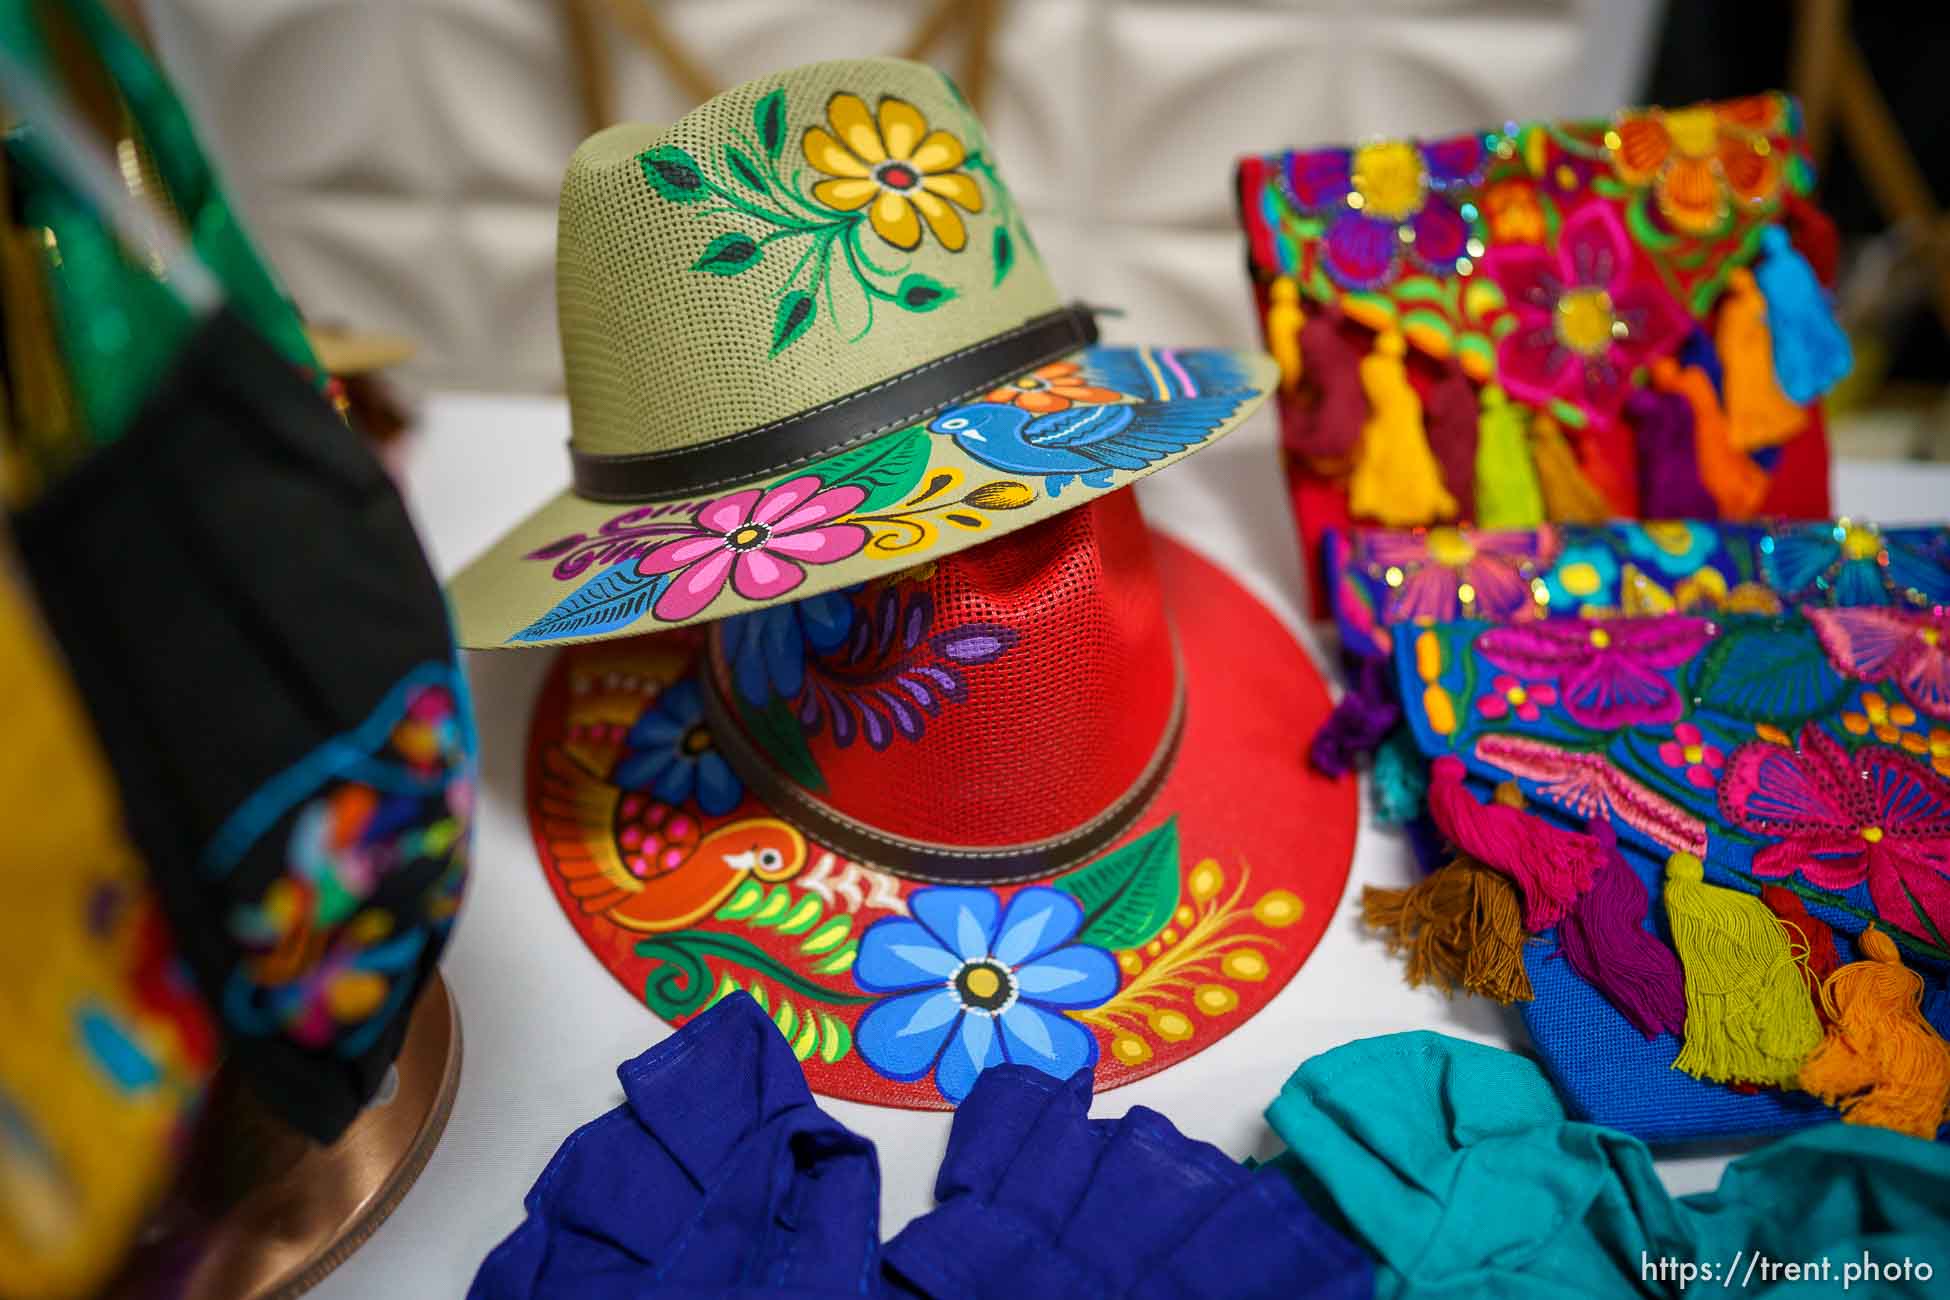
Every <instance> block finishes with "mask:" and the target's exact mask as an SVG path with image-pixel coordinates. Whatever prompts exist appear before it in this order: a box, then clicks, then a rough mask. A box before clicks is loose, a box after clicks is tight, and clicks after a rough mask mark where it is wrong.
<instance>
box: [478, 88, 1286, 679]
mask: <svg viewBox="0 0 1950 1300" xmlns="http://www.w3.org/2000/svg"><path fill="white" fill-rule="evenodd" d="M556 292H557V305H558V311H559V316H560V328H561V337H562V356H563V363H564V368H565V374H566V380H567V386H568V396H569V411H570V437H569V455H570V459H571V462H572V466H573V485H572V486H571V487H570V488H569V489H568V490H567V491H565V492H563V493H561V494H560V495H558V496H557V497H555V499H554V500H552V501H550V502H548V503H547V504H546V505H544V506H543V507H542V508H541V509H539V510H538V511H536V512H535V513H534V514H533V515H532V516H530V517H529V518H528V519H527V520H525V521H524V522H522V523H521V524H519V525H517V526H516V527H515V528H514V529H513V530H512V531H511V532H509V533H508V534H507V535H506V536H505V537H503V538H502V539H501V540H500V541H499V542H497V543H495V545H493V546H492V547H491V548H489V550H488V551H487V552H486V553H485V554H484V555H482V556H481V557H479V558H478V559H477V560H476V561H475V562H474V563H473V564H471V565H469V566H468V567H467V568H466V569H465V570H464V571H463V572H462V573H461V574H460V575H459V576H458V577H457V578H455V579H454V581H453V583H452V586H451V594H452V597H453V600H454V605H455V609H456V614H457V618H458V623H459V629H460V640H461V643H462V644H463V645H466V646H469V647H473V648H487V647H496V646H519V645H538V644H565V643H570V642H577V641H592V640H600V639H605V638H609V637H615V636H621V635H626V634H633V633H641V632H650V631H657V630H662V629H667V628H673V627H678V626H682V625H684V624H688V623H694V622H700V621H704V620H708V619H717V618H721V617H723V616H725V615H728V614H735V613H739V612H743V611H747V610H751V609H755V608H760V607H763V606H766V605H769V604H773V603H776V602H779V601H784V600H798V599H802V598H805V597H808V596H813V595H817V594H820V593H822V592H826V591H832V590H835V589H838V588H842V587H846V586H850V585H852V584H854V583H857V582H860V581H862V580H866V579H870V578H874V577H882V576H886V575H889V574H891V573H894V572H897V571H899V570H901V569H903V568H906V567H909V566H912V565H914V564H916V563H918V562H920V561H923V560H927V559H930V558H934V557H938V556H942V555H946V554H949V553H952V552H954V551H958V550H961V549H964V548H966V547H969V546H973V545H976V544H978V543H980V542H982V541H984V540H986V539H989V538H992V537H995V536H998V535H1000V534H1003V533H1007V532H1011V531H1014V530H1016V529H1019V528H1021V527H1023V526H1025V525H1028V524H1031V523H1034V522H1036V521H1037V520H1039V519H1044V518H1047V517H1049V516H1051V515H1054V514H1057V513H1059V512H1061V511H1064V510H1068V509H1071V508H1073V507H1075V506H1078V505H1081V504H1083V503H1085V502H1088V501H1091V500H1093V499H1095V498H1097V497H1100V496H1102V495H1104V494H1105V493H1109V492H1114V491H1116V490H1118V489H1119V488H1123V487H1125V486H1128V485H1129V484H1130V483H1132V482H1134V481H1135V480H1137V479H1139V478H1142V477H1144V476H1145V475H1146V474H1149V473H1151V472H1152V471H1154V470H1157V469H1160V468H1162V467H1164V466H1166V465H1169V464H1171V463H1172V462H1173V461H1176V460H1178V459H1180V458H1181V457H1184V456H1186V455H1189V454H1190V453H1192V452H1194V451H1196V450H1198V449H1199V448H1200V447H1202V446H1205V445H1207V444H1208V443H1210V442H1212V441H1213V440H1215V439H1217V438H1219V437H1221V436H1223V435H1224V434H1225V433H1227V432H1229V431H1230V430H1231V429H1232V428H1234V427H1235V426H1237V425H1238V424H1239V423H1240V422H1241V421H1242V420H1244V419H1245V417H1246V416H1247V415H1248V414H1249V413H1250V412H1251V411H1252V410H1253V409H1254V408H1255V407H1256V406H1257V405H1258V404H1259V402H1260V400H1261V398H1262V397H1263V395H1264V394H1265V392H1266V391H1267V390H1268V389H1269V387H1270V385H1271V381H1272V373H1273V369H1272V363H1271V362H1270V360H1268V359H1267V358H1265V357H1263V356H1261V355H1259V354H1256V353H1241V352H1227V351H1220V350H1209V349H1174V348H1150V347H1106V346H1099V345H1097V331H1096V325H1095V320H1094V317H1093V315H1092V313H1091V312H1090V310H1089V309H1087V308H1082V307H1077V306H1073V305H1066V304H1065V303H1064V302H1063V301H1062V300H1061V299H1060V298H1059V297H1058V294H1057V291H1056V287H1055V285H1054V284H1053V283H1052V282H1051V279H1050V275H1049V272H1048V270H1047V269H1046V268H1045V267H1044V265H1043V262H1042V259H1041V258H1040V256H1039V255H1038V253H1037V251H1036V247H1035V244H1034V242H1033V241H1032V240H1031V238H1030V235H1029V231H1028V228H1027V227H1026V225H1025V224H1024V220H1023V216H1022V213H1021V211H1020V209H1018V207H1017V206H1016V203H1015V201H1014V200H1013V199H1012V198H1011V196H1010V194H1009V191H1008V189H1007V187H1006V186H1005V185H1004V184H1003V182H1002V179H1001V176H1000V174H999V172H998V170H997V167H996V163H995V159H994V156H993V154H992V153H991V151H990V149H989V145H988V141H987V139H986V137H985V136H984V134H983V132H982V127H981V124H980V122H978V121H977V120H976V118H975V115H974V113H973V112H972V110H971V109H970V108H969V106H968V104H967V103H966V102H965V101H964V100H963V99H962V98H961V96H960V95H959V93H958V92H957V91H956V90H955V88H954V86H953V84H952V83H951V82H950V81H949V80H948V79H947V78H946V77H944V76H943V75H942V74H940V73H939V72H937V71H935V70H934V69H932V68H929V67H926V66H924V65H921V64H918V63H909V62H904V61H900V60H893V59H873V60H853V61H845V62H833V63H819V64H813V65H811V66H808V67H803V68H799V69H797V70H794V71H792V72H787V73H784V74H781V75H778V76H772V77H764V78H760V79H759V80H756V81H752V82H749V83H747V84H745V85H743V86H740V87H737V88H736V89H733V90H729V91H726V92H725V93H724V94H722V95H719V96H717V97H716V98H715V99H712V100H710V101H709V102H707V103H705V104H704V105H702V106H701V107H699V108H697V109H696V110H694V111H693V112H691V113H689V114H687V115H685V116H684V117H683V118H682V119H680V120H679V121H678V122H677V123H676V124H675V125H673V126H670V127H667V128H665V127H656V126H648V125H641V124H631V125H623V126H616V127H611V128H610V129H608V130H605V131H602V132H600V133H598V134H597V135H595V136H592V137H591V138H590V139H589V140H587V141H585V142H584V143H583V145H582V147H581V148H579V149H578V150H577V151H576V153H575V156H574V157H573V158H572V159H571V160H570V163H569V168H568V173H567V175H566V177H565V178H564V180H563V184H562V200H561V226H560V238H559V246H558V251H557V276H556Z"/></svg>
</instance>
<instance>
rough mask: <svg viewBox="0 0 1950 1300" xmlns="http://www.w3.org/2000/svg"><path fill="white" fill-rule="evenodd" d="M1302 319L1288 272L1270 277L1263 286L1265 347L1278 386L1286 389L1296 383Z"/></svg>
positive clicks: (1297, 290)
mask: <svg viewBox="0 0 1950 1300" xmlns="http://www.w3.org/2000/svg"><path fill="white" fill-rule="evenodd" d="M1306 323H1307V316H1306V313H1305V312H1303V311H1301V310H1300V286H1299V285H1297V284H1295V283H1294V282H1293V277H1292V276H1290V275H1282V276H1279V277H1277V278H1276V279H1274V281H1273V283H1272V285H1271V287H1269V288H1268V290H1267V303H1266V348H1267V350H1268V351H1269V352H1271V353H1272V354H1273V360H1274V361H1276V362H1278V363H1279V367H1280V387H1281V388H1283V389H1285V390H1286V391H1287V392H1289V393H1290V392H1292V391H1293V390H1294V389H1296V388H1298V387H1299V386H1300V375H1301V373H1302V360H1301V356H1300V327H1301V326H1302V325H1305V324H1306Z"/></svg>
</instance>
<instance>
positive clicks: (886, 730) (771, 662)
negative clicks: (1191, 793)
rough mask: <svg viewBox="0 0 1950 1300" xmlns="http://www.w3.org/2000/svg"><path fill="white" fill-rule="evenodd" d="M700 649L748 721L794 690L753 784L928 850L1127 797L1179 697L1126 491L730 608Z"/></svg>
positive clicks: (1041, 831) (1026, 830)
mask: <svg viewBox="0 0 1950 1300" xmlns="http://www.w3.org/2000/svg"><path fill="white" fill-rule="evenodd" d="M712 647H713V650H712V671H713V673H714V674H715V675H716V677H717V680H718V682H719V689H720V690H722V691H723V692H724V693H725V694H726V695H728V696H732V697H733V698H735V700H736V706H737V710H738V713H739V716H740V717H742V718H744V719H746V720H747V722H749V720H750V718H751V717H752V712H753V710H754V709H755V708H756V707H758V706H759V704H760V702H761V701H769V700H770V699H771V698H772V697H774V696H776V695H778V694H779V693H780V692H781V691H782V690H783V691H785V692H787V693H789V694H790V696H791V699H792V701H793V703H792V706H791V708H790V710H789V716H790V718H791V722H790V726H791V730H792V733H793V734H792V735H790V736H788V737H787V738H786V741H785V744H784V745H783V746H781V745H779V744H778V743H777V740H776V732H771V733H769V734H770V735H771V736H772V737H773V739H771V740H759V742H758V749H759V750H760V752H761V753H762V754H763V755H764V757H765V759H766V761H767V764H768V766H769V767H770V769H771V770H770V772H768V773H765V774H761V775H760V776H759V778H758V782H757V783H758V784H761V785H763V784H765V783H768V782H769V783H772V784H775V785H776V784H777V783H779V782H781V781H783V782H788V783H790V784H792V785H794V786H796V787H798V789H799V790H800V792H802V793H808V794H811V795H813V797H815V798H816V799H817V800H818V801H819V802H820V803H822V804H824V805H825V806H826V807H827V808H830V809H832V810H833V811H835V812H837V813H839V814H840V815H841V816H843V817H845V818H848V819H850V820H852V821H854V822H856V823H859V824H860V825H862V826H865V827H867V828H870V829H871V830H872V831H873V832H877V833H880V834H884V835H888V836H895V837H899V838H901V839H903V840H908V841H919V842H922V843H926V844H931V845H944V846H961V847H974V848H990V847H994V846H1005V845H1022V844H1028V843H1033V842H1036V841H1043V840H1050V839H1055V838H1058V837H1062V836H1065V835H1067V834H1070V833H1072V832H1075V831H1076V830H1077V829H1078V828H1079V827H1083V826H1085V825H1087V824H1089V823H1091V822H1092V820H1093V819H1097V818H1100V817H1102V816H1104V815H1105V814H1106V813H1107V812H1109V811H1111V810H1113V809H1114V808H1116V807H1117V806H1118V805H1119V803H1120V800H1125V799H1127V798H1128V797H1129V796H1131V795H1132V794H1133V792H1135V791H1139V790H1140V788H1141V787H1142V785H1143V783H1144V781H1145V780H1146V773H1147V768H1148V767H1150V766H1151V765H1152V764H1153V763H1154V761H1155V760H1156V759H1157V757H1158V756H1159V755H1160V754H1161V753H1162V752H1165V749H1166V745H1167V737H1168V736H1169V735H1171V734H1172V727H1173V722H1174V718H1175V715H1176V711H1177V707H1178V704H1179V680H1178V666H1177V662H1176V657H1175V653H1174V650H1173V644H1172V633H1171V626H1170V620H1169V618H1168V616H1167V611H1166V607H1165V601H1164V592H1163V587H1162V585H1161V583H1160V580H1159V574H1158V569H1157V566H1156V562H1155V560H1154V557H1153V555H1152V550H1151V539H1150V535H1149V533H1148V532H1147V531H1146V529H1145V524H1144V518H1143V516H1142V515H1141V514H1140V513H1139V510H1138V506H1137V499H1136V496H1135V495H1134V494H1133V493H1130V492H1116V493H1112V494H1111V495H1109V496H1106V497H1102V498H1099V499H1098V500H1096V501H1093V502H1091V503H1090V504H1089V505H1086V506H1083V507H1080V508H1078V509H1076V510H1073V511H1070V512H1068V513H1065V514H1062V515H1058V516H1056V517H1055V518H1052V519H1048V520H1045V521H1043V522H1042V523H1039V524H1034V525H1031V526H1030V527H1028V528H1025V529H1023V530H1021V531H1020V532H1017V533H1013V534H1010V535H1009V536H1006V537H1002V538H998V539H996V540H994V541H991V542H989V543H987V544H985V545H983V546H980V547H976V548H974V549H972V550H968V551H964V552H961V553H960V554H957V555H954V556H951V557H949V558H947V559H944V560H940V561H936V562H934V563H932V564H929V565H924V566H923V567H922V568H921V569H919V570H913V571H910V573H909V574H908V575H903V576H902V577H899V578H895V579H892V580H887V581H882V582H875V583H870V584H866V585H864V586H861V587H858V588H855V589H853V590H852V591H849V592H835V593H832V594H830V595H828V596H824V597H818V598H815V599H814V600H811V601H803V602H800V603H799V604H798V605H795V606H784V607H780V608H778V609H774V610H765V611H760V612H758V613H756V614H749V615H740V616H738V617H735V618H733V619H731V620H729V621H728V622H726V623H725V624H722V625H720V627H719V628H718V629H717V634H716V635H714V637H713V638H712ZM781 703H783V701H781ZM746 729H747V732H748V734H753V735H754V736H755V737H756V734H757V733H760V732H763V731H765V729H764V728H756V727H750V726H747V728H746ZM782 748H783V749H790V750H793V751H795V753H794V755H793V756H790V757H788V756H784V755H782V754H781V753H780V752H779V751H780V750H781V749H782ZM746 775H747V776H748V777H749V776H750V775H751V774H749V773H747V774H746ZM815 781H816V782H817V784H816V785H815V784H813V783H814V782H815ZM1131 811H1133V812H1135V811H1136V808H1135V807H1132V809H1131ZM876 860H878V859H876ZM896 869H898V868H896Z"/></svg>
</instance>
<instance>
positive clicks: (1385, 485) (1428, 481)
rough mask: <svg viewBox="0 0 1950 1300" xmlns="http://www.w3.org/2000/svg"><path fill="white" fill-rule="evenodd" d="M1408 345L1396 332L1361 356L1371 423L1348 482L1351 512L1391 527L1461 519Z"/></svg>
mask: <svg viewBox="0 0 1950 1300" xmlns="http://www.w3.org/2000/svg"><path fill="white" fill-rule="evenodd" d="M1407 350H1408V347H1407V344H1406V342H1404V340H1403V339H1402V336H1401V335H1400V334H1398V333H1396V332H1395V331H1394V330H1387V331H1384V332H1383V333H1382V334H1381V335H1380V336H1379V337H1377V338H1376V339H1375V343H1374V350H1373V351H1372V352H1370V353H1369V354H1368V355H1367V356H1365V357H1363V358H1361V388H1362V391H1364V392H1365V393H1366V394H1367V395H1368V412H1369V414H1368V422H1367V423H1366V424H1364V425H1362V426H1361V451H1360V459H1359V460H1358V461H1357V462H1356V464H1355V466H1354V474H1353V476H1352V477H1351V478H1350V479H1349V480H1348V485H1347V497H1348V510H1349V512H1350V513H1351V514H1352V515H1353V516H1354V517H1355V518H1356V519H1374V520H1379V521H1380V522H1381V523H1384V524H1387V525H1389V526H1390V527H1394V528H1401V527H1408V526H1412V525H1415V524H1428V523H1434V522H1435V521H1436V520H1438V519H1454V518H1455V517H1456V509H1457V507H1456V498H1454V497H1453V496H1451V495H1449V489H1448V488H1446V487H1444V486H1443V485H1442V468H1441V466H1439V465H1437V464H1436V460H1435V453H1434V452H1433V451H1431V450H1429V438H1428V434H1427V432H1426V431H1425V430H1424V429H1423V427H1422V401H1421V399H1420V398H1418V397H1417V396H1416V395H1415V389H1414V387H1413V386H1412V385H1410V384H1409V382H1408V370H1407V368H1406V366H1405V365H1404V363H1403V360H1402V357H1403V355H1404V354H1405V353H1406V352H1407Z"/></svg>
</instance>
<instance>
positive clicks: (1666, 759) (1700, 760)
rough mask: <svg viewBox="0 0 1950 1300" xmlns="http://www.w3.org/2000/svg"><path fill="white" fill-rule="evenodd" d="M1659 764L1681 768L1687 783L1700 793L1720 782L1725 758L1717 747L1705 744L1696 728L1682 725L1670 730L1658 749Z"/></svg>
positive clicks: (1704, 739) (1687, 724)
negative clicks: (1696, 788)
mask: <svg viewBox="0 0 1950 1300" xmlns="http://www.w3.org/2000/svg"><path fill="white" fill-rule="evenodd" d="M1659 761H1660V762H1661V763H1664V764H1665V765H1666V766H1667V767H1680V768H1684V769H1685V770H1686V779H1687V780H1688V781H1691V782H1692V783H1693V784H1694V785H1696V786H1698V787H1699V788H1700V789H1702V790H1710V789H1712V788H1713V783H1714V782H1715V781H1717V780H1719V779H1720V769H1721V768H1723V767H1725V766H1726V764H1727V756H1726V755H1725V754H1724V753H1722V752H1721V751H1720V748H1719V746H1717V745H1709V744H1707V743H1706V737H1705V736H1703V735H1701V734H1700V729H1699V728H1698V727H1695V726H1694V725H1693V724H1692V723H1690V722H1682V723H1680V724H1679V725H1678V726H1676V727H1674V728H1673V729H1672V739H1671V740H1668V741H1666V742H1665V743H1663V744H1661V745H1660V746H1659Z"/></svg>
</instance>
